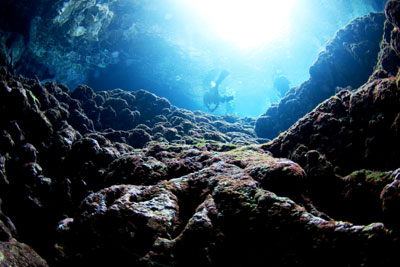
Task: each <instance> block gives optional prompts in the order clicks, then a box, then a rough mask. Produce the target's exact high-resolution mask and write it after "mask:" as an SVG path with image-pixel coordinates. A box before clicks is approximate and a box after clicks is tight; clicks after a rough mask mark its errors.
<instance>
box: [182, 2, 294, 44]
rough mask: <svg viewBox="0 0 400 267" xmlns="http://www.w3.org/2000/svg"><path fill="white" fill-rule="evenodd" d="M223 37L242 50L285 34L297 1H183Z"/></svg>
mask: <svg viewBox="0 0 400 267" xmlns="http://www.w3.org/2000/svg"><path fill="white" fill-rule="evenodd" d="M183 1H185V2H186V3H188V4H190V6H191V7H193V8H194V9H195V10H197V12H198V13H199V14H200V15H201V16H202V17H203V18H204V19H205V20H206V21H207V23H209V25H210V26H211V27H212V28H213V29H214V30H215V32H216V33H217V34H218V35H219V36H220V37H221V38H223V39H225V40H227V41H231V42H233V43H235V44H236V45H237V46H239V47H241V48H244V49H252V48H258V47H260V46H262V45H265V44H267V43H269V42H271V41H274V40H277V39H278V38H280V37H282V36H284V35H286V34H287V33H288V32H289V28H290V13H291V9H292V6H293V4H294V2H295V1H296V0H280V1H276V0H183Z"/></svg>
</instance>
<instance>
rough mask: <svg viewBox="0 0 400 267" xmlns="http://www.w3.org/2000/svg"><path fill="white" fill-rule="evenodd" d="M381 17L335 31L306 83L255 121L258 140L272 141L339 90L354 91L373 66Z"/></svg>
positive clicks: (358, 22) (380, 32)
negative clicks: (352, 89) (260, 138)
mask: <svg viewBox="0 0 400 267" xmlns="http://www.w3.org/2000/svg"><path fill="white" fill-rule="evenodd" d="M384 21H385V16H384V14H382V13H372V14H369V15H367V16H365V17H362V18H358V19H355V20H354V21H352V22H350V24H348V25H347V26H346V27H344V28H343V29H341V30H339V31H338V32H337V33H336V36H335V37H334V38H333V39H332V40H331V41H330V42H329V43H328V44H327V45H326V47H325V50H324V51H322V52H321V53H320V54H319V56H318V58H317V60H316V61H315V63H314V64H313V65H312V66H311V68H310V71H309V72H310V79H309V80H307V81H305V82H304V83H302V84H301V85H299V86H298V87H295V88H292V89H291V90H290V91H289V92H288V93H287V94H286V96H285V97H284V98H283V99H282V100H281V101H280V102H279V104H273V105H272V106H271V107H270V108H269V109H268V110H267V111H266V112H265V113H264V114H262V115H260V117H259V118H258V119H257V123H256V127H255V131H256V133H257V135H258V136H259V137H263V138H270V139H272V138H274V137H276V136H277V135H278V134H279V133H280V132H282V131H285V130H286V129H288V128H289V127H290V126H291V125H292V124H293V123H295V122H296V121H297V120H298V119H299V118H301V117H302V116H304V115H305V114H306V113H308V112H310V111H311V110H312V109H314V108H315V107H316V106H317V105H318V104H319V103H321V102H322V101H324V100H325V99H327V98H329V97H330V96H332V95H334V94H335V93H336V92H337V90H340V88H345V87H350V88H354V89H355V88H358V87H359V86H361V85H362V84H363V83H365V82H366V81H367V80H368V77H369V76H370V75H371V73H372V72H373V69H374V67H375V65H376V61H377V55H378V52H379V43H380V41H381V40H382V34H383V24H384Z"/></svg>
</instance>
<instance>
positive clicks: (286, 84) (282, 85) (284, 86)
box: [274, 75, 290, 98]
mask: <svg viewBox="0 0 400 267" xmlns="http://www.w3.org/2000/svg"><path fill="white" fill-rule="evenodd" d="M274 88H275V89H276V90H277V91H278V92H279V95H280V97H281V98H282V97H284V96H285V95H286V93H287V92H288V91H289V89H290V81H289V80H288V79H287V78H286V77H285V76H283V75H281V76H279V77H277V78H275V80H274Z"/></svg>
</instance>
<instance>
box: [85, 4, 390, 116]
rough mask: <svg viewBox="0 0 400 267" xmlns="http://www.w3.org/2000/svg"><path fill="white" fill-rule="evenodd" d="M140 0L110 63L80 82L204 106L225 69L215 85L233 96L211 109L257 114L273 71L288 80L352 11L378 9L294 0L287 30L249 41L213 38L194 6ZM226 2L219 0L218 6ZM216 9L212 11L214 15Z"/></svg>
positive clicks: (272, 94) (268, 94) (303, 75)
mask: <svg viewBox="0 0 400 267" xmlns="http://www.w3.org/2000/svg"><path fill="white" fill-rule="evenodd" d="M143 2H144V3H145V4H143V5H141V4H139V3H140V1H132V3H136V5H137V6H136V7H135V8H133V9H132V10H136V13H135V16H134V19H133V20H134V21H129V23H128V24H129V25H134V27H133V28H132V27H131V28H130V30H131V32H132V33H131V34H135V37H134V38H131V40H130V41H124V42H121V44H120V46H119V47H114V48H113V49H114V51H111V55H112V57H113V59H114V60H115V63H114V64H112V65H110V66H108V67H106V68H99V69H96V70H94V71H93V72H92V73H91V75H90V77H88V79H87V81H86V82H87V83H88V84H89V85H90V86H92V87H93V88H95V89H96V90H107V89H113V88H118V87H119V88H122V89H124V90H138V89H141V88H143V89H146V90H149V91H152V92H154V93H156V94H158V95H160V96H164V97H167V98H168V99H169V100H170V101H171V103H172V104H174V105H176V106H178V107H182V108H188V109H191V110H203V111H206V112H209V110H208V109H207V107H206V106H205V105H204V103H203V96H204V94H205V93H207V92H208V90H209V88H207V84H210V82H211V81H213V79H214V80H215V79H216V77H218V73H220V72H221V71H222V70H227V71H229V76H227V77H226V79H224V80H223V81H222V83H221V84H220V86H219V93H220V95H221V96H225V95H228V96H233V97H234V100H233V101H229V102H226V103H222V104H220V105H219V107H218V108H217V109H216V110H215V111H214V112H213V113H214V114H218V115H223V114H226V113H231V114H234V115H238V116H253V117H257V116H258V115H260V114H261V113H263V112H265V110H266V109H267V108H268V107H269V106H270V105H271V103H274V102H278V101H279V99H280V95H279V92H278V91H277V89H276V88H274V86H273V84H274V80H275V79H276V78H278V77H279V76H285V77H286V78H287V79H288V80H289V81H290V86H291V87H295V86H297V85H299V84H300V83H302V82H303V81H305V80H307V79H308V77H309V74H308V69H309V67H310V66H311V65H312V63H313V62H314V60H315V59H316V58H317V56H318V53H319V52H320V51H321V50H322V49H323V47H324V45H325V43H326V42H327V41H328V40H329V39H330V38H332V37H333V36H334V34H335V32H336V31H337V30H338V29H340V28H341V27H343V26H344V25H346V24H347V23H348V22H349V21H351V20H352V19H353V18H356V17H359V16H362V15H365V14H367V13H369V12H371V11H376V10H379V9H382V7H383V2H384V1H374V0H371V1H366V0H365V1H362V0H336V1H328V0H325V1H323V0H297V1H294V2H295V3H294V7H293V9H292V12H291V13H290V17H289V18H288V20H290V29H289V31H288V32H287V33H285V35H284V36H282V37H281V38H280V39H276V40H274V41H271V42H269V43H266V44H263V45H261V46H258V47H255V48H243V47H239V46H237V45H236V44H235V43H233V42H232V41H229V40H225V39H223V38H221V36H219V35H218V34H217V33H216V32H215V31H213V30H212V26H210V25H208V24H207V22H206V21H205V20H204V18H203V17H201V15H200V14H199V13H198V11H196V10H195V9H193V8H189V7H188V6H187V5H185V4H183V3H182V1H178V0H164V1H159V0H149V1H143ZM244 2H245V1H244ZM250 2H251V1H249V3H250ZM139 7H140V12H139V11H137V10H138V8H139ZM229 8H230V7H229V5H226V10H227V11H226V12H228V10H229ZM132 12H133V11H132ZM265 12H266V13H265V15H266V16H268V15H269V14H271V13H268V12H273V13H275V12H281V11H280V10H272V11H271V10H266V11H265ZM224 13H225V11H224V10H221V11H220V12H219V13H218V14H219V15H220V16H221V18H222V19H223V16H224ZM240 19H241V18H238V20H240ZM273 26H274V25H273ZM278 26H279V25H276V27H278ZM110 27H111V26H110ZM265 27H266V28H268V27H271V25H265ZM126 28H128V26H127V27H126ZM249 30H250V29H249ZM259 34H260V35H262V34H263V32H260V33H259ZM127 51H128V52H127Z"/></svg>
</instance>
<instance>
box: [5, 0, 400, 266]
mask: <svg viewBox="0 0 400 267" xmlns="http://www.w3.org/2000/svg"><path fill="white" fill-rule="evenodd" d="M386 17H387V21H386V23H385V34H384V40H383V42H382V43H381V51H380V53H379V58H378V65H377V67H376V70H375V72H374V73H373V75H372V76H371V77H370V79H369V80H368V82H367V83H366V84H364V85H363V86H361V87H360V88H358V89H356V90H346V89H344V90H341V91H340V92H339V93H338V94H336V95H335V96H332V97H331V98H329V99H328V100H325V101H324V102H323V103H321V104H319V105H318V106H317V107H316V108H315V109H314V110H313V111H311V112H310V113H308V114H307V115H306V116H304V117H303V118H302V119H300V120H298V121H297V122H296V123H295V124H294V125H293V126H292V127H291V128H290V129H289V130H287V131H286V132H284V133H282V134H281V135H280V136H279V137H277V138H276V139H274V140H272V141H270V142H268V143H264V144H262V143H263V142H266V141H267V140H265V139H258V138H257V137H256V136H255V133H254V130H253V128H254V126H255V120H254V119H250V118H237V117H234V116H225V117H219V116H214V115H209V114H205V113H202V112H197V111H196V112H192V111H188V110H184V109H179V108H177V107H174V106H173V105H171V104H170V103H169V101H168V100H167V99H165V98H160V97H158V96H156V95H154V94H152V93H149V92H147V91H145V90H140V91H135V92H126V91H123V90H121V89H114V90H110V91H102V92H95V91H94V90H93V89H92V88H90V87H88V86H85V85H80V86H78V87H77V88H75V89H74V90H70V89H69V88H67V87H66V86H65V85H63V84H57V83H54V82H47V83H41V82H40V81H38V80H37V79H28V78H24V77H22V76H18V77H15V76H14V75H12V74H11V72H10V71H9V68H10V67H12V66H5V65H6V63H7V62H6V60H4V57H3V60H1V57H0V63H1V65H3V66H2V67H0V110H1V114H2V116H0V199H1V204H2V205H1V211H0V263H1V265H11V264H14V265H18V266H47V265H50V266H78V265H87V266H110V265H112V266H125V265H135V266H225V265H230V266H257V265H269V266H398V265H399V259H398V256H397V252H398V250H399V249H400V244H399V237H400V236H399V223H400V222H399V220H398V216H397V215H398V212H399V209H400V193H399V177H400V176H399V173H400V170H399V167H400V164H399V162H398V158H399V157H398V156H399V155H398V154H399V151H400V143H399V141H398V135H399V133H398V131H399V129H400V126H399V125H400V115H399V114H400V110H399V107H400V103H399V99H400V98H399V94H400V89H399V88H400V87H399V86H400V85H399V74H398V73H397V69H398V67H400V65H399V64H398V62H399V59H398V58H397V57H395V56H393V55H395V54H396V53H397V50H398V46H397V44H398V43H399V40H400V39H399V38H400V35H399V31H400V30H399V22H398V18H399V17H400V1H398V0H396V1H393V0H392V1H389V2H388V4H387V7H386ZM333 58H335V57H333ZM315 68H317V66H315ZM315 72H318V70H317V69H315ZM321 75H322V74H321ZM17 240H18V241H17ZM39 255H40V256H39ZM45 261H47V263H46V262H45Z"/></svg>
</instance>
